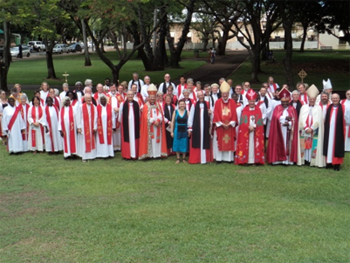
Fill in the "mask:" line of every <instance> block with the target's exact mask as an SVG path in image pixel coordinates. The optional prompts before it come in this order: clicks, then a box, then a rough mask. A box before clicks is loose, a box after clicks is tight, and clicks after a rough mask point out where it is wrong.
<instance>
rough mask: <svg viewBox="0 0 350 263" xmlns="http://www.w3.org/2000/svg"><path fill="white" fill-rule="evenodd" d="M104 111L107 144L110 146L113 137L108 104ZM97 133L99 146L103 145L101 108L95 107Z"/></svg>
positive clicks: (99, 106)
mask: <svg viewBox="0 0 350 263" xmlns="http://www.w3.org/2000/svg"><path fill="white" fill-rule="evenodd" d="M106 111H107V144H108V145H111V144H112V135H113V129H112V106H111V105H110V104H107V105H106ZM97 132H98V138H99V141H100V143H101V144H104V143H105V140H104V136H103V123H102V106H101V105H98V106H97Z"/></svg>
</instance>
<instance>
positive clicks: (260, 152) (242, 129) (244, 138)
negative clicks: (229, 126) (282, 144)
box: [235, 106, 265, 164]
mask: <svg viewBox="0 0 350 263" xmlns="http://www.w3.org/2000/svg"><path fill="white" fill-rule="evenodd" d="M251 118H254V120H255V124H256V128H255V130H254V131H253V132H254V163H257V164H264V163H265V153H264V122H263V119H262V113H261V110H260V108H259V107H258V106H255V109H254V110H250V109H249V106H246V107H244V109H243V111H242V114H241V120H240V125H239V129H238V135H237V150H236V158H235V164H246V163H248V159H249V133H250V131H249V123H250V119H251Z"/></svg>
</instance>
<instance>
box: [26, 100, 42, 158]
mask: <svg viewBox="0 0 350 263" xmlns="http://www.w3.org/2000/svg"><path fill="white" fill-rule="evenodd" d="M32 104H33V105H32V106H31V107H30V108H29V111H28V123H29V132H28V150H30V151H33V153H34V154H35V153H36V152H37V151H40V152H42V151H44V147H45V141H44V140H45V137H44V136H45V135H44V125H45V123H46V122H45V112H44V107H42V106H41V105H40V98H38V97H36V96H35V97H34V98H33V100H32Z"/></svg>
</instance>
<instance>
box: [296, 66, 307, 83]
mask: <svg viewBox="0 0 350 263" xmlns="http://www.w3.org/2000/svg"><path fill="white" fill-rule="evenodd" d="M298 76H299V77H300V78H301V82H302V83H304V78H305V77H306V76H307V74H306V72H305V70H303V69H302V70H301V71H300V72H299V73H298Z"/></svg>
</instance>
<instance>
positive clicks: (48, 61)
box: [46, 44, 57, 79]
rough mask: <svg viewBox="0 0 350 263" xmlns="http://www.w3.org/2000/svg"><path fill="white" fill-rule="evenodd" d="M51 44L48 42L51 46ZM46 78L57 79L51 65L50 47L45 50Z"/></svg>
mask: <svg viewBox="0 0 350 263" xmlns="http://www.w3.org/2000/svg"><path fill="white" fill-rule="evenodd" d="M51 45H52V44H50V46H51ZM46 65H47V79H57V77H56V72H55V67H54V65H53V57H52V48H51V47H50V48H49V49H47V50H46Z"/></svg>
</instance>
